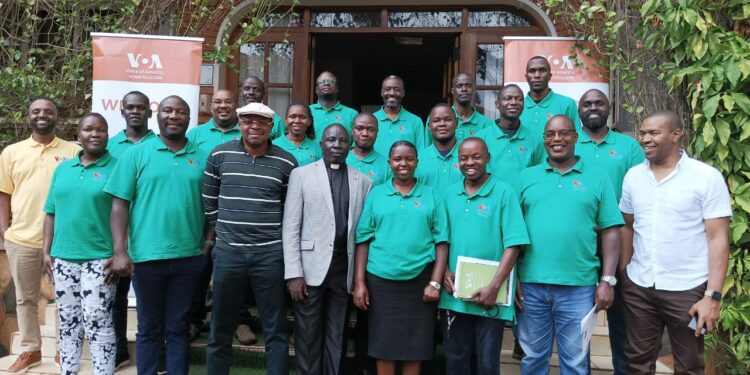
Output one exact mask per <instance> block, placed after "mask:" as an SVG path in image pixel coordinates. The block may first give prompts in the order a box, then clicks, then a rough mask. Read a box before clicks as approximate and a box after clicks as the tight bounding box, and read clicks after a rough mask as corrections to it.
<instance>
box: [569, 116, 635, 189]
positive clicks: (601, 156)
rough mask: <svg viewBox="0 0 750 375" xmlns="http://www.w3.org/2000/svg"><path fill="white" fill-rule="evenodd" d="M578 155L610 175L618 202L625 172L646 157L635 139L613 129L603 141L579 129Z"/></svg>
mask: <svg viewBox="0 0 750 375" xmlns="http://www.w3.org/2000/svg"><path fill="white" fill-rule="evenodd" d="M576 155H578V156H580V157H581V159H583V160H584V161H585V162H586V163H588V164H589V165H596V166H599V168H601V169H602V171H603V172H604V173H605V174H607V176H609V181H610V182H611V183H612V187H613V188H614V189H615V197H616V198H617V201H618V202H619V201H620V197H622V180H623V179H624V178H625V173H626V172H627V171H628V170H629V169H630V168H632V167H634V166H635V165H638V164H640V163H643V161H644V160H645V159H646V156H645V155H644V154H643V149H642V148H641V145H639V144H638V142H637V141H636V140H635V139H633V138H632V137H628V136H627V135H624V134H620V133H618V132H615V131H612V130H610V131H607V135H606V136H605V137H604V140H603V141H602V142H601V143H596V142H594V141H593V140H592V139H591V137H589V135H588V134H586V132H585V131H583V130H579V131H578V143H577V144H576Z"/></svg>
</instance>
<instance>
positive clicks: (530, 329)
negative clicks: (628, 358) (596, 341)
mask: <svg viewBox="0 0 750 375" xmlns="http://www.w3.org/2000/svg"><path fill="white" fill-rule="evenodd" d="M595 288H596V286H594V285H591V286H563V285H551V284H535V283H521V291H522V292H523V296H524V300H523V311H521V312H520V313H519V314H518V335H519V337H518V341H519V342H520V343H521V348H523V351H524V353H526V356H525V357H523V359H522V360H521V373H522V374H530V375H536V374H548V373H549V358H550V355H551V354H552V341H553V339H557V354H558V356H559V358H560V375H569V374H577V375H586V374H589V373H590V364H589V348H584V347H583V346H582V345H583V343H582V336H581V320H582V319H583V317H584V316H586V314H587V313H588V312H589V311H591V309H592V308H593V307H594V292H595ZM553 335H554V336H553Z"/></svg>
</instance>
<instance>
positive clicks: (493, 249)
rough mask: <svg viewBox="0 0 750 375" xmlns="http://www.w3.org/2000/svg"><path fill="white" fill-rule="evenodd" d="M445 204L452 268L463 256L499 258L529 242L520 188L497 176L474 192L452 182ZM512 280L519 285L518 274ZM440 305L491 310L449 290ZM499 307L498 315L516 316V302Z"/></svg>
mask: <svg viewBox="0 0 750 375" xmlns="http://www.w3.org/2000/svg"><path fill="white" fill-rule="evenodd" d="M445 208H446V211H447V212H448V224H449V227H450V239H451V249H450V252H449V253H448V268H449V269H450V270H451V272H456V265H457V261H458V257H459V256H467V257H472V258H479V259H484V260H491V261H495V262H499V261H500V259H502V257H503V253H504V252H505V249H507V248H509V247H511V246H523V245H528V244H529V236H528V234H526V225H525V224H524V221H523V214H521V207H520V206H519V204H518V197H517V194H516V192H515V191H514V190H513V188H512V187H511V186H510V185H508V184H506V183H504V182H502V181H500V180H498V179H497V178H495V177H492V176H490V178H489V179H487V181H485V182H484V184H483V185H482V186H481V187H480V188H479V190H478V191H477V192H476V193H475V194H474V195H469V194H467V193H466V188H465V187H464V182H463V181H461V182H459V183H457V184H454V185H451V186H450V187H449V188H448V190H447V191H446V195H445ZM508 282H510V283H511V285H515V278H514V279H511V280H508ZM438 307H440V308H443V309H448V310H452V311H456V312H460V313H464V314H473V315H479V316H484V317H489V315H487V314H486V313H487V310H485V309H483V308H481V307H479V306H477V304H476V303H474V302H468V301H461V300H459V299H456V298H454V297H453V295H452V294H448V293H446V292H445V290H443V291H442V293H441V295H440V303H439V304H438ZM498 308H499V309H500V313H499V314H498V315H497V316H496V318H498V319H503V320H509V321H513V320H514V319H515V313H514V310H515V308H514V306H513V302H511V305H510V306H509V307H505V306H498Z"/></svg>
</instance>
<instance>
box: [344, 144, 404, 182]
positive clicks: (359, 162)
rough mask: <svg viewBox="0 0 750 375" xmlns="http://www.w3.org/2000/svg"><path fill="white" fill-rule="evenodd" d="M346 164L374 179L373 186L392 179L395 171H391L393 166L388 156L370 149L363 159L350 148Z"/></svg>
mask: <svg viewBox="0 0 750 375" xmlns="http://www.w3.org/2000/svg"><path fill="white" fill-rule="evenodd" d="M346 165H348V166H350V167H352V168H354V169H356V170H358V171H360V172H362V174H364V175H365V176H367V177H369V178H370V180H372V186H375V185H380V184H383V183H385V182H386V181H390V180H391V178H392V177H393V171H391V167H390V166H389V165H388V158H387V157H385V156H383V155H381V154H379V153H378V152H377V151H375V150H372V151H370V153H369V154H367V156H365V157H364V158H362V159H360V158H359V157H357V155H355V154H354V151H351V150H350V151H349V155H347V157H346Z"/></svg>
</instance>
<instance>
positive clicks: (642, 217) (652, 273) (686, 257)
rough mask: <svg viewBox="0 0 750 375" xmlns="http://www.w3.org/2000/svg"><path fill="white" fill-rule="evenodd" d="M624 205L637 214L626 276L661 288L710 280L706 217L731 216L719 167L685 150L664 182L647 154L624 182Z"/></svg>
mask: <svg viewBox="0 0 750 375" xmlns="http://www.w3.org/2000/svg"><path fill="white" fill-rule="evenodd" d="M620 210H621V211H622V212H624V213H626V214H632V215H633V216H634V222H633V229H634V230H635V235H634V238H633V257H632V259H631V261H630V264H629V265H628V267H627V272H628V277H629V278H630V279H631V280H632V281H633V282H634V283H636V284H638V285H640V286H642V287H645V288H650V287H655V288H656V289H658V290H672V291H683V290H689V289H692V288H695V287H696V286H698V285H700V284H702V283H704V282H705V281H706V280H708V237H707V235H706V225H705V223H704V220H707V219H716V218H721V217H731V216H732V207H731V205H730V203H729V191H728V190H727V186H726V183H725V182H724V177H723V176H722V175H721V173H719V171H718V170H716V168H713V167H711V166H709V165H708V164H705V163H702V162H700V161H698V160H695V159H692V158H690V157H688V156H687V154H686V153H685V152H684V151H683V152H682V157H681V158H680V160H679V162H677V166H676V168H675V169H674V171H672V173H670V174H669V175H668V176H667V177H665V178H664V179H662V180H661V181H660V182H657V181H656V178H655V177H654V174H653V172H652V171H651V168H650V164H649V162H648V160H646V161H644V162H643V163H642V164H639V165H636V166H634V167H633V168H632V169H630V170H629V171H628V172H627V173H626V174H625V179H624V181H623V183H622V199H621V200H620Z"/></svg>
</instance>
